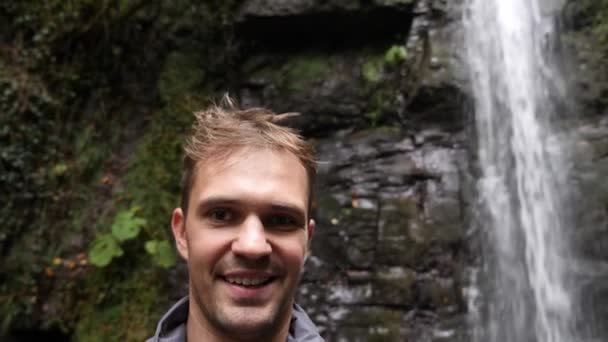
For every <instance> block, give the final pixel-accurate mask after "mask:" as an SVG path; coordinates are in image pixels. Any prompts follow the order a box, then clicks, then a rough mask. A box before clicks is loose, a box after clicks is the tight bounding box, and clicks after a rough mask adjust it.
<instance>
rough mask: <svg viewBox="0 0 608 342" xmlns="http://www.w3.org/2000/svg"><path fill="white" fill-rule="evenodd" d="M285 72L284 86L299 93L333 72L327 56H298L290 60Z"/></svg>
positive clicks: (284, 68)
mask: <svg viewBox="0 0 608 342" xmlns="http://www.w3.org/2000/svg"><path fill="white" fill-rule="evenodd" d="M283 70H284V72H285V73H284V78H283V84H284V86H286V88H287V89H289V90H293V91H298V90H302V89H305V88H307V87H308V86H310V85H311V84H312V83H313V82H316V81H320V80H322V79H323V78H324V77H325V76H326V75H327V74H328V73H329V71H330V70H331V62H330V60H329V58H328V57H326V56H316V55H310V56H306V55H305V56H297V57H295V58H293V59H291V60H289V61H288V63H287V64H286V65H285V66H284V67H283Z"/></svg>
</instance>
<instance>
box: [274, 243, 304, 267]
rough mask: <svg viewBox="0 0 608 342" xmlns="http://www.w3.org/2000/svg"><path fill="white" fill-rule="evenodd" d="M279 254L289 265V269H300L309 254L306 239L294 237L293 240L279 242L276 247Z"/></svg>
mask: <svg viewBox="0 0 608 342" xmlns="http://www.w3.org/2000/svg"><path fill="white" fill-rule="evenodd" d="M275 248H276V249H277V253H279V254H280V255H282V258H283V260H284V262H285V263H286V264H289V269H291V270H294V271H295V270H296V269H300V268H301V267H302V265H303V264H304V260H305V257H306V252H307V244H306V238H305V237H303V238H300V237H294V238H292V239H288V240H283V241H280V242H277V244H276V245H275Z"/></svg>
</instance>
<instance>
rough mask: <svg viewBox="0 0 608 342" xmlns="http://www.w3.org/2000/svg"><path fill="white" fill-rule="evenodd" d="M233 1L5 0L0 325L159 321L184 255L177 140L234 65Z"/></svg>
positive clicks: (83, 328)
mask: <svg viewBox="0 0 608 342" xmlns="http://www.w3.org/2000/svg"><path fill="white" fill-rule="evenodd" d="M237 5H238V3H237V2H233V1H223V2H199V3H194V2H192V1H188V0H176V1H173V2H149V1H141V0H103V1H91V0H74V1H62V0H49V1H36V0H24V1H5V2H0V41H1V42H2V44H0V112H1V113H2V115H0V146H2V148H1V149H0V193H2V196H3V205H2V206H0V221H1V222H2V223H3V225H2V227H0V253H2V256H3V258H2V260H0V279H3V280H5V281H4V282H3V283H2V284H1V285H0V298H2V300H0V314H1V315H2V317H3V318H2V320H1V324H2V326H1V328H2V330H0V340H2V339H3V337H4V336H3V333H4V332H5V331H6V330H10V329H13V328H16V327H18V328H19V329H22V330H27V329H47V328H49V327H59V328H60V329H62V330H64V331H66V332H67V333H70V332H72V331H74V329H75V331H76V332H75V335H74V336H73V340H75V341H118V340H120V341H141V340H143V339H145V338H146V337H148V336H149V335H150V334H151V333H152V331H153V325H154V322H153V320H156V319H158V317H159V314H160V312H159V310H160V309H162V306H163V305H162V303H164V302H165V300H163V299H162V298H163V296H162V295H161V293H162V292H161V291H163V288H162V286H163V284H164V282H165V279H166V278H167V277H166V274H165V273H163V272H165V271H164V268H165V267H169V266H171V265H173V264H174V263H175V259H176V257H175V253H174V251H173V247H172V244H171V243H170V242H169V238H170V233H169V229H168V222H167V221H168V217H169V215H170V213H171V210H172V209H173V207H174V206H175V205H176V203H177V198H178V195H179V179H180V166H181V145H182V142H183V141H182V139H183V137H184V133H185V132H186V131H187V130H188V129H189V127H190V125H191V120H192V115H191V113H192V111H193V110H198V109H200V108H201V105H202V104H203V103H206V102H207V99H206V98H205V97H204V95H203V94H207V93H209V92H210V90H209V89H211V87H209V88H205V85H204V84H203V82H205V81H206V80H208V79H210V78H211V77H217V75H221V76H222V78H221V79H222V81H224V80H228V79H229V77H228V76H229V75H230V73H231V69H230V68H228V67H227V66H229V65H230V63H232V60H233V57H232V56H233V55H234V51H235V49H236V47H235V46H233V45H231V42H232V38H231V35H232V32H231V25H232V24H231V23H232V13H233V9H234V8H235V7H236V6H237ZM192 51H196V52H195V53H193V52H192ZM167 55H168V56H167ZM165 61H166V62H165ZM161 70H162V73H161V72H160V71H161ZM210 75H211V76H210ZM156 81H158V88H157V89H156V88H154V87H150V85H154V84H155V82H156ZM222 88H224V87H222ZM159 102H160V103H159ZM143 130H145V134H143V133H144V132H143ZM127 158H128V160H127ZM133 207H139V208H140V210H139V211H137V212H135V211H131V210H126V211H119V212H117V213H116V212H114V211H113V210H112V208H133ZM108 227H110V229H108ZM100 232H103V233H100ZM95 237H96V238H95ZM91 240H94V241H93V242H92V243H90V241H91ZM148 241H154V242H155V243H152V244H146V242H148ZM87 245H88V246H87ZM87 249H88V251H89V257H90V259H86V254H87V253H84V252H85V251H87ZM76 255H83V256H84V259H76V257H75V256H76ZM121 255H122V259H121V263H120V265H117V264H118V263H112V260H113V259H114V258H116V257H119V256H121ZM59 257H61V258H59ZM54 259H58V260H77V261H79V262H83V263H82V264H78V265H77V266H75V263H74V261H70V263H67V264H65V263H63V261H61V262H62V264H61V265H55V264H53V262H54V261H53V260H54ZM91 264H92V265H96V266H98V267H91V266H90V265H91ZM65 265H70V266H69V267H68V266H65ZM156 265H158V266H161V267H154V266H156ZM142 270H143V271H142ZM150 284H153V285H152V286H150ZM159 297H160V298H161V299H159ZM159 301H160V302H161V304H160V305H158V304H159ZM48 308H51V310H49V309H48Z"/></svg>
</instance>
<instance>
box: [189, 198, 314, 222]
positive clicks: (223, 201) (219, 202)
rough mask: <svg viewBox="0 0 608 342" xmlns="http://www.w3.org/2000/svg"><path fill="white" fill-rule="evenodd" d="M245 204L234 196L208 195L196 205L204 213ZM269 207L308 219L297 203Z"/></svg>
mask: <svg viewBox="0 0 608 342" xmlns="http://www.w3.org/2000/svg"><path fill="white" fill-rule="evenodd" d="M243 205H245V202H244V201H241V200H239V199H234V198H228V197H221V196H217V197H216V196H213V197H208V198H206V199H204V200H202V201H200V202H199V203H198V204H197V205H196V211H195V212H196V213H197V214H202V213H201V211H203V210H205V209H206V208H211V207H218V206H243ZM267 208H270V209H271V210H273V211H282V212H286V213H289V214H291V215H295V216H298V218H301V219H302V220H305V219H306V211H305V210H303V209H301V208H300V207H298V206H297V205H295V204H291V203H287V202H272V203H271V204H270V205H269V206H267Z"/></svg>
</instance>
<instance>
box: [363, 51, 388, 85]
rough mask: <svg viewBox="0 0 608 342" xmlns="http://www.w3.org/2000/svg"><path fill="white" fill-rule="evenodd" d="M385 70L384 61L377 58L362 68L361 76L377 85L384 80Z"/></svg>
mask: <svg viewBox="0 0 608 342" xmlns="http://www.w3.org/2000/svg"><path fill="white" fill-rule="evenodd" d="M383 70H384V59H383V58H380V57H375V58H372V59H370V60H368V61H367V62H365V64H363V66H362V67H361V76H363V79H364V80H365V81H367V82H369V83H377V82H379V81H380V80H381V79H382V71H383Z"/></svg>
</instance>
